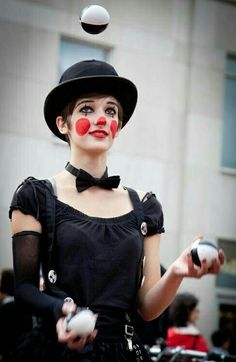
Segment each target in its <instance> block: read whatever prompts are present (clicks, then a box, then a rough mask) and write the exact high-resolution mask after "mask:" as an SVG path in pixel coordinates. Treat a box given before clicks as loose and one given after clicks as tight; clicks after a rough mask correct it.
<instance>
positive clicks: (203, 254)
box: [191, 239, 219, 268]
mask: <svg viewBox="0 0 236 362" xmlns="http://www.w3.org/2000/svg"><path fill="white" fill-rule="evenodd" d="M191 256H192V260H193V262H194V264H196V265H197V266H201V264H202V260H203V259H206V262H207V266H208V268H210V267H211V265H212V263H213V260H214V259H218V257H219V251H218V248H217V247H216V245H215V244H214V243H213V242H212V241H208V240H201V239H198V240H196V241H195V242H194V243H193V245H192V249H191Z"/></svg>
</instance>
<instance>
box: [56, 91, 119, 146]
mask: <svg viewBox="0 0 236 362" xmlns="http://www.w3.org/2000/svg"><path fill="white" fill-rule="evenodd" d="M118 109H119V104H118V102H117V100H116V99H115V98H114V97H112V96H107V95H94V96H84V97H81V98H79V99H77V101H76V103H75V107H74V109H73V112H72V114H71V117H70V119H69V120H68V121H67V123H65V124H64V125H61V126H64V127H63V133H65V134H67V135H68V136H69V139H70V144H71V146H72V145H73V144H74V145H78V146H79V147H82V148H86V149H89V148H90V149H92V150H95V149H97V150H107V149H109V148H110V147H111V145H112V143H113V140H114V138H115V137H117V135H118V133H119V130H120V123H119V118H118ZM59 129H60V128H59Z"/></svg>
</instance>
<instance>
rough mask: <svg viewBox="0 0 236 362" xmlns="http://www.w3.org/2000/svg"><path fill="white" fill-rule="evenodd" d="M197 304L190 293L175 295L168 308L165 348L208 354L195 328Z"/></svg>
mask: <svg viewBox="0 0 236 362" xmlns="http://www.w3.org/2000/svg"><path fill="white" fill-rule="evenodd" d="M198 302H199V301H198V298H196V297H195V296H194V295H193V294H191V293H179V294H177V295H176V297H175V299H174V301H173V302H172V303H171V305H170V307H169V322H170V327H169V328H168V331H167V338H166V344H167V346H169V347H182V348H184V349H191V350H196V351H201V352H208V350H209V348H208V345H207V342H206V340H205V338H204V337H203V336H202V335H201V333H200V331H199V329H198V328H197V327H196V322H197V320H198V318H199V309H198Z"/></svg>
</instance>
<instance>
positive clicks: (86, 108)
mask: <svg viewBox="0 0 236 362" xmlns="http://www.w3.org/2000/svg"><path fill="white" fill-rule="evenodd" d="M104 111H105V113H106V114H107V115H108V116H111V117H115V116H116V115H117V114H118V111H117V109H116V107H115V106H110V105H109V106H108V107H106V108H105V110H104ZM79 112H80V113H82V114H83V115H84V116H87V115H88V114H91V113H93V112H95V109H94V108H93V107H91V106H88V105H86V104H85V105H84V106H83V107H81V108H80V109H79Z"/></svg>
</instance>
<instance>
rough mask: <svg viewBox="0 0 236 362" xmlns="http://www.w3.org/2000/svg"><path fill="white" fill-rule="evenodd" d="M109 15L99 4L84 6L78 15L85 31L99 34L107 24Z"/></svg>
mask: <svg viewBox="0 0 236 362" xmlns="http://www.w3.org/2000/svg"><path fill="white" fill-rule="evenodd" d="M109 21H110V15H109V13H108V11H107V10H106V9H105V8H104V7H102V6H100V5H90V6H87V7H86V8H84V10H83V11H82V13H81V15H80V22H81V26H82V28H83V29H84V31H86V32H87V33H90V34H99V33H101V32H103V31H104V30H105V29H106V27H107V26H108V24H109Z"/></svg>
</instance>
